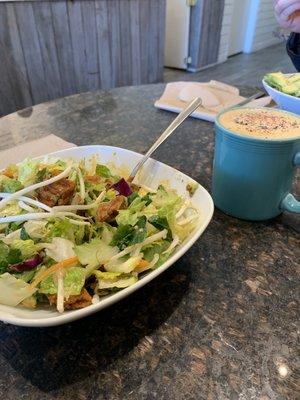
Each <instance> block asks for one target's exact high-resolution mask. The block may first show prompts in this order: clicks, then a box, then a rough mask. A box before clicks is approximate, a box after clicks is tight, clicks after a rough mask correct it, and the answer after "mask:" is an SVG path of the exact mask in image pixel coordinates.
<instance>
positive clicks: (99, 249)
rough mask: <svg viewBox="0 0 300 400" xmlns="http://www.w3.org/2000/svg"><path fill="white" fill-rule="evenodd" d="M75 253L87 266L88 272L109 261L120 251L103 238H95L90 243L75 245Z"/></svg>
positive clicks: (81, 262)
mask: <svg viewBox="0 0 300 400" xmlns="http://www.w3.org/2000/svg"><path fill="white" fill-rule="evenodd" d="M75 253H76V254H77V257H78V259H79V261H80V264H82V265H86V266H87V273H89V272H90V271H92V270H93V269H95V268H96V267H98V266H100V265H102V264H105V263H107V262H108V261H109V260H110V258H111V257H113V256H114V255H116V254H117V253H118V248H117V247H115V246H109V245H107V244H106V243H104V241H103V240H101V239H93V240H91V242H90V243H84V244H82V245H80V246H75Z"/></svg>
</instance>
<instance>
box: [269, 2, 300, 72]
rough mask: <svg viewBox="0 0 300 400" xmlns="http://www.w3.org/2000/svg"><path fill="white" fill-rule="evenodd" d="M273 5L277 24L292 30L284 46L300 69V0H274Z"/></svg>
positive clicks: (299, 69)
mask: <svg viewBox="0 0 300 400" xmlns="http://www.w3.org/2000/svg"><path fill="white" fill-rule="evenodd" d="M274 6H275V16H276V19H277V21H278V23H279V25H280V26H281V27H282V28H285V29H288V30H290V31H291V32H292V33H291V35H290V37H289V40H288V42H287V46H286V48H287V52H288V55H289V56H290V57H291V60H292V61H293V64H294V65H295V67H296V69H297V70H298V71H300V0H274Z"/></svg>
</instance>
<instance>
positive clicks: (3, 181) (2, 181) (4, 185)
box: [0, 175, 23, 193]
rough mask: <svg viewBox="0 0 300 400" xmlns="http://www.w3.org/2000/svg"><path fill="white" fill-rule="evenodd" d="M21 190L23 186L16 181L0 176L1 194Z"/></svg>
mask: <svg viewBox="0 0 300 400" xmlns="http://www.w3.org/2000/svg"><path fill="white" fill-rule="evenodd" d="M22 188H23V185H22V184H21V182H20V181H18V180H17V179H11V178H8V177H7V176H5V175H0V190H1V191H2V192H5V193H15V192H17V191H18V190H21V189H22Z"/></svg>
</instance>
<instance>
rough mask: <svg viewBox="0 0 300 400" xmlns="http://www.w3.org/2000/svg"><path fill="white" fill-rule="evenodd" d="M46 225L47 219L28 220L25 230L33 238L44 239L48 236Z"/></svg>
mask: <svg viewBox="0 0 300 400" xmlns="http://www.w3.org/2000/svg"><path fill="white" fill-rule="evenodd" d="M46 225H47V221H45V220H41V221H38V220H33V221H27V222H25V224H24V225H23V227H24V229H25V231H26V232H27V234H28V235H29V237H30V238H31V239H34V240H36V239H43V238H44V237H45V236H46Z"/></svg>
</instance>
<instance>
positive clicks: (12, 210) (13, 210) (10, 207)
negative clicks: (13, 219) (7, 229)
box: [0, 202, 22, 217]
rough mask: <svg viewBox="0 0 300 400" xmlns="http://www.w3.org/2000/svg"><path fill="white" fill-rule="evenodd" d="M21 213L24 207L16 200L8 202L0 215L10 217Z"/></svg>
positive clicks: (0, 211)
mask: <svg viewBox="0 0 300 400" xmlns="http://www.w3.org/2000/svg"><path fill="white" fill-rule="evenodd" d="M19 214H22V209H21V208H20V207H19V205H18V203H16V202H11V203H8V204H6V206H5V207H4V208H2V209H1V210H0V217H9V216H11V215H19Z"/></svg>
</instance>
